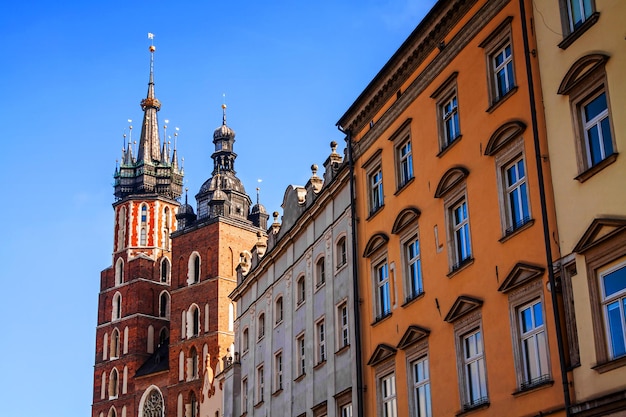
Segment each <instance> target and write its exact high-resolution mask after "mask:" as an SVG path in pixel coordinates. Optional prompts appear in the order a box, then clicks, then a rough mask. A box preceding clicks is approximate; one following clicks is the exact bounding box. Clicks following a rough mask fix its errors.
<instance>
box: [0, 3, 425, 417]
mask: <svg viewBox="0 0 626 417" xmlns="http://www.w3.org/2000/svg"><path fill="white" fill-rule="evenodd" d="M434 2H435V1H434V0H417V1H415V0H380V1H375V0H361V1H357V0H334V1H332V0H320V1H315V2H297V1H287V0H277V1H270V2H255V1H249V2H248V1H221V2H217V1H207V0H205V1H197V0H189V1H185V2H178V3H174V2H165V1H153V2H147V1H136V0H129V1H117V0H113V1H108V2H95V1H74V2H72V1H61V2H52V1H47V2H46V1H22V2H11V3H10V4H9V3H7V4H5V5H4V6H3V13H1V14H0V41H1V42H0V122H1V124H2V132H3V134H2V135H3V140H2V143H3V146H4V149H5V150H4V152H3V154H4V158H3V159H4V164H5V169H4V175H3V176H2V188H3V190H4V197H3V204H2V208H1V209H0V210H1V214H2V218H4V219H5V229H4V230H5V231H4V239H3V240H2V242H3V243H2V250H1V251H0V261H1V262H2V265H3V269H2V282H3V289H4V297H3V301H2V303H0V329H1V330H2V333H0V334H1V336H0V337H1V341H2V343H0V370H1V371H2V374H3V375H2V378H0V403H1V404H2V412H1V414H2V415H6V416H14V417H15V416H32V415H48V416H50V415H52V416H86V415H90V413H91V401H92V383H93V381H92V379H93V364H94V357H95V356H94V355H95V353H94V345H95V326H96V314H97V295H98V291H99V280H100V271H101V270H102V269H104V268H106V267H108V266H109V265H110V263H111V251H112V240H113V239H112V237H113V224H112V220H113V210H112V208H111V204H112V203H113V188H112V183H113V179H112V174H113V171H114V169H115V161H116V159H118V158H119V157H120V154H121V147H122V134H123V131H124V129H125V128H126V127H127V125H128V123H127V120H128V119H132V120H134V121H135V124H136V125H137V126H138V125H139V121H140V120H141V118H142V112H141V108H140V107H139V102H140V101H141V99H142V98H144V97H145V95H146V91H147V82H148V70H149V53H148V46H149V45H150V43H149V40H148V39H147V33H148V32H152V33H154V34H155V38H154V43H155V45H156V47H157V51H156V53H155V88H156V96H157V97H158V98H159V99H160V100H161V102H162V109H161V112H160V113H159V123H160V125H163V121H164V120H165V119H169V120H170V124H169V126H170V128H172V127H175V126H176V127H179V129H180V131H179V132H180V133H179V139H178V152H179V155H180V156H182V157H184V158H185V162H184V167H185V186H186V187H188V188H189V196H190V202H191V203H192V204H193V205H194V206H195V199H194V196H195V194H196V193H197V191H198V190H199V188H200V185H201V184H202V183H203V182H204V181H205V180H206V179H207V178H208V177H209V176H210V172H211V168H212V161H211V159H210V155H211V153H212V151H213V145H212V143H211V139H212V132H213V130H214V129H215V128H216V127H218V126H219V125H220V124H221V117H222V115H221V108H220V106H221V104H222V100H223V94H225V95H226V99H225V100H226V104H227V105H228V110H227V112H228V113H227V114H228V125H229V126H230V127H231V128H233V129H234V130H235V132H236V133H237V137H236V143H235V151H236V152H237V154H238V155H239V156H238V158H237V161H236V163H235V168H236V170H237V172H238V176H239V177H240V178H241V180H242V181H243V183H244V185H245V187H246V190H247V191H248V194H250V195H251V197H252V198H253V200H254V199H255V198H256V197H255V188H256V187H257V186H258V185H260V187H261V202H262V203H263V204H264V205H265V206H266V208H267V210H268V211H269V212H270V213H271V212H272V211H275V210H278V211H281V210H280V204H281V202H282V196H283V193H284V191H285V189H286V187H287V186H288V185H289V184H299V185H303V184H305V183H306V181H307V180H308V178H309V177H310V175H311V171H310V166H311V164H313V163H317V164H318V165H320V167H321V166H322V164H323V162H324V160H325V159H326V157H327V156H328V154H329V152H330V148H329V143H330V141H331V140H335V141H337V142H339V143H340V151H341V148H342V147H343V136H342V135H341V134H340V133H339V131H338V130H337V128H336V127H335V123H336V122H337V120H339V118H340V117H341V116H342V115H343V114H344V112H345V111H346V110H347V109H348V107H349V106H350V105H351V104H352V102H353V101H354V100H355V99H356V98H357V97H358V95H359V94H360V93H361V91H362V90H363V89H364V88H365V87H366V86H367V84H368V83H369V81H370V80H371V79H372V78H373V77H374V76H375V75H376V73H377V72H378V71H379V69H380V68H381V67H382V66H383V65H384V64H385V62H386V61H387V60H388V59H389V58H390V57H391V55H392V54H393V53H394V52H395V50H396V49H397V48H398V47H399V46H400V44H401V43H402V42H403V41H404V39H405V38H406V37H407V36H408V35H409V34H410V33H411V31H412V30H413V29H414V28H415V26H416V25H417V24H418V23H419V20H420V19H421V18H422V17H423V16H424V14H425V13H426V12H427V11H428V10H429V9H430V7H431V6H432V5H433V4H434ZM171 132H173V129H170V130H169V132H168V133H171ZM134 133H135V135H136V137H137V138H138V133H139V129H135V132H134ZM6 164H8V166H6ZM321 171H322V170H321V169H320V172H321ZM258 179H261V180H262V182H260V183H258Z"/></svg>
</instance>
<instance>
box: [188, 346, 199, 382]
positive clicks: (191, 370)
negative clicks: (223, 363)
mask: <svg viewBox="0 0 626 417" xmlns="http://www.w3.org/2000/svg"><path fill="white" fill-rule="evenodd" d="M187 375H188V376H189V379H197V378H198V351H197V350H196V348H195V347H192V348H191V350H190V351H189V359H188V369H187Z"/></svg>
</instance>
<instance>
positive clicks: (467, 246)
mask: <svg viewBox="0 0 626 417" xmlns="http://www.w3.org/2000/svg"><path fill="white" fill-rule="evenodd" d="M449 215H450V219H451V229H452V230H451V234H452V248H453V251H454V253H453V260H454V264H453V265H452V270H453V271H454V270H456V269H459V268H460V267H461V266H462V265H463V264H464V263H465V262H466V261H467V260H469V259H470V258H471V256H472V247H471V243H470V230H469V215H468V212H467V201H465V199H463V200H461V201H458V202H457V203H456V204H454V205H453V206H452V207H451V208H450V209H449Z"/></svg>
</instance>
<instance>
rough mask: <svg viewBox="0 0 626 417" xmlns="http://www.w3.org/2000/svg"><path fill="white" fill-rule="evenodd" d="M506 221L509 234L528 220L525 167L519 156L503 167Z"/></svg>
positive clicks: (528, 209)
mask: <svg viewBox="0 0 626 417" xmlns="http://www.w3.org/2000/svg"><path fill="white" fill-rule="evenodd" d="M503 170H504V172H503V174H502V177H503V179H504V193H505V199H506V203H505V208H506V221H507V225H508V227H507V228H506V231H505V235H509V234H511V233H513V232H514V231H516V230H517V229H519V228H520V227H522V226H523V225H525V224H526V223H528V222H529V221H530V206H529V204H528V189H527V185H526V168H525V166H524V158H522V157H520V158H518V159H516V160H515V161H513V162H511V163H510V164H509V165H506V166H505V167H504V168H503Z"/></svg>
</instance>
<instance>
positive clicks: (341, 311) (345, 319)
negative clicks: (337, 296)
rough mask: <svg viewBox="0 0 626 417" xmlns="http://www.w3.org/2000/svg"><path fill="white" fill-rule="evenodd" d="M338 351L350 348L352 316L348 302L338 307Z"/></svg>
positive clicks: (345, 301) (343, 302)
mask: <svg viewBox="0 0 626 417" xmlns="http://www.w3.org/2000/svg"><path fill="white" fill-rule="evenodd" d="M337 332H338V335H337V343H338V346H337V350H341V349H343V348H345V347H347V346H350V314H349V312H348V302H347V300H344V301H342V302H341V303H340V304H339V305H338V306H337Z"/></svg>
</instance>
